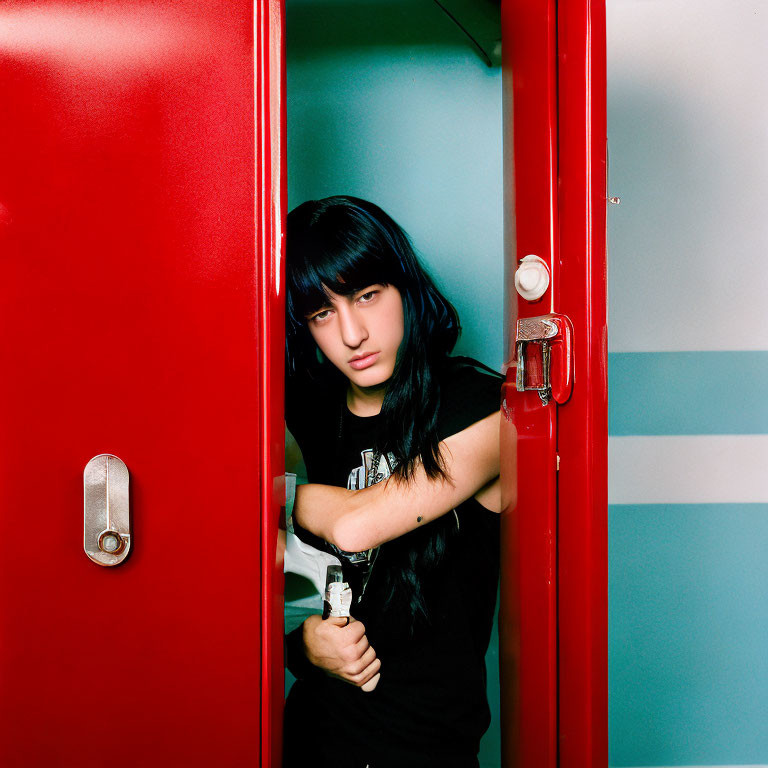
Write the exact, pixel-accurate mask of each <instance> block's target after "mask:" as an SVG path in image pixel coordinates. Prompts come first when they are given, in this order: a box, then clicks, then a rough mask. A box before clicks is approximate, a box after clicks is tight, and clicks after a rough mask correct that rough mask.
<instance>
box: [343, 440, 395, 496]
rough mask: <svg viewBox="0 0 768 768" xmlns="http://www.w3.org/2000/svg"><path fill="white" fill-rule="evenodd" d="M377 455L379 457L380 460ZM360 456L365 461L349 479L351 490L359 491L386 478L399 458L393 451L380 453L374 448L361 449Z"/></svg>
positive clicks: (348, 483)
mask: <svg viewBox="0 0 768 768" xmlns="http://www.w3.org/2000/svg"><path fill="white" fill-rule="evenodd" d="M377 457H379V458H378V460H377ZM360 458H361V459H362V461H363V463H362V464H361V465H360V466H359V467H355V468H354V469H353V470H352V471H351V472H350V473H349V478H348V479H347V489H348V490H350V491H359V490H360V489H361V488H367V487H368V486H369V485H376V483H380V482H381V481H382V480H386V479H387V478H388V477H389V476H390V475H391V474H392V470H393V469H394V468H395V467H396V466H397V459H396V458H395V455H394V454H393V453H387V454H380V453H378V451H374V450H373V448H366V449H365V450H364V451H361V452H360Z"/></svg>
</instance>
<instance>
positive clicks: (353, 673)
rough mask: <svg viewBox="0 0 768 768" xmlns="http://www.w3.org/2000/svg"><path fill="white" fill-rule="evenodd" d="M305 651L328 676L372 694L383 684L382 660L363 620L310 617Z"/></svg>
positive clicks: (304, 635)
mask: <svg viewBox="0 0 768 768" xmlns="http://www.w3.org/2000/svg"><path fill="white" fill-rule="evenodd" d="M303 638H304V652H305V653H306V655H307V658H308V659H309V660H310V662H311V663H312V664H314V665H315V666H316V667H320V669H322V670H324V671H325V672H326V674H329V675H331V676H332V677H337V678H338V679H340V680H344V681H345V682H347V683H351V684H352V685H356V686H358V687H360V688H362V689H363V690H364V691H371V690H373V689H374V688H375V687H376V683H378V682H379V677H380V676H381V675H380V673H379V669H380V668H381V661H380V660H379V659H377V658H376V651H374V650H373V648H372V647H371V646H370V644H369V643H368V638H367V637H366V636H365V625H364V624H363V622H362V621H357V620H356V619H353V618H350V620H349V624H348V625H347V620H346V619H344V618H335V617H333V616H332V617H330V618H328V619H325V620H324V619H323V618H322V617H321V616H317V615H315V616H310V617H309V618H308V619H307V620H306V621H305V622H304V629H303Z"/></svg>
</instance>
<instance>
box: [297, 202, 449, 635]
mask: <svg viewBox="0 0 768 768" xmlns="http://www.w3.org/2000/svg"><path fill="white" fill-rule="evenodd" d="M286 234H287V242H286V252H287V257H286V261H287V270H286V271H287V318H286V372H287V375H288V376H297V377H300V378H301V377H310V378H313V379H316V380H317V379H321V380H327V378H328V377H330V378H331V379H337V380H338V383H339V386H341V385H342V384H343V383H344V382H346V377H344V375H343V374H342V373H341V372H340V371H338V369H337V368H336V367H335V366H334V365H333V364H332V363H330V362H329V361H327V360H324V359H321V358H319V357H318V355H317V352H318V347H317V345H316V343H315V341H314V339H313V338H312V336H311V334H310V332H309V328H308V325H307V320H306V315H308V314H310V313H312V312H316V311H318V310H319V309H321V308H323V307H325V306H327V305H328V298H329V297H328V295H327V294H326V292H325V291H326V289H330V290H331V291H333V292H334V293H336V294H339V295H343V296H349V295H352V294H354V293H356V292H357V291H359V290H361V289H362V288H366V287H368V286H369V285H375V284H383V285H393V286H395V287H396V288H397V289H398V291H399V292H400V295H401V297H402V302H403V318H404V332H403V340H402V342H401V343H400V347H399V349H398V353H397V357H396V362H395V368H394V371H393V374H392V377H391V378H390V380H389V382H388V384H387V388H386V393H385V396H384V402H383V405H382V409H381V418H380V419H379V425H380V431H379V433H378V436H377V437H376V441H377V445H375V446H373V447H374V448H376V449H377V450H379V451H381V452H392V453H394V455H395V456H396V457H397V460H398V463H397V466H396V468H395V469H394V471H393V477H394V478H395V479H396V480H398V481H401V482H407V481H408V480H409V479H410V478H411V477H412V476H413V473H414V470H415V468H416V466H417V463H418V462H421V464H422V465H423V467H424V470H425V472H426V473H427V475H428V476H429V477H431V478H436V477H445V476H446V473H445V465H444V462H443V457H442V456H441V454H440V449H439V440H440V437H439V434H438V429H437V415H438V410H439V408H440V379H441V374H442V373H443V371H444V370H445V367H446V365H447V364H448V360H449V354H450V352H451V351H452V349H453V348H454V346H455V344H456V341H457V340H458V337H459V334H460V333H461V326H460V324H459V317H458V314H457V312H456V310H455V308H454V307H453V305H452V304H451V303H450V302H449V301H448V300H447V299H446V298H445V296H443V295H442V294H441V293H440V291H439V290H438V289H437V287H436V286H435V284H434V282H433V281H432V279H431V278H430V277H429V275H428V274H427V272H426V271H425V270H424V268H423V267H422V265H421V264H420V263H419V260H418V258H417V256H416V254H415V252H414V248H413V246H412V244H411V242H410V239H409V237H408V235H407V234H406V232H405V231H404V230H403V229H402V228H401V227H400V226H399V225H398V224H397V223H396V222H395V221H394V220H393V219H392V218H391V217H390V216H389V215H387V214H386V213H385V212H384V211H383V210H382V209H381V208H379V207H378V206H377V205H374V204H373V203H370V202H368V201H366V200H361V199H360V198H357V197H350V196H346V195H343V196H342V195H340V196H335V197H326V198H324V199H322V200H309V201H307V202H305V203H302V204H301V205H299V206H298V207H297V208H295V209H294V210H293V211H291V212H290V213H289V214H288V219H287V233H286ZM452 519H453V518H452V516H451V519H450V520H448V519H447V516H446V517H444V518H442V519H440V520H438V521H435V522H433V523H431V524H430V525H428V526H426V527H424V528H421V529H417V530H416V531H413V532H412V533H410V534H408V535H406V536H404V537H401V538H400V539H398V540H395V541H392V542H389V544H387V557H388V559H389V568H387V569H386V570H385V574H386V575H385V576H384V583H383V585H382V587H383V591H384V601H385V604H384V606H383V607H384V608H388V607H394V608H396V609H397V610H402V609H403V608H406V609H407V610H408V612H409V613H410V615H411V618H412V622H411V629H413V628H414V626H415V624H416V623H417V619H427V620H428V619H429V617H428V615H427V611H426V604H425V601H424V598H423V591H422V585H421V584H420V582H419V578H418V576H417V573H418V572H424V571H425V570H426V571H428V570H430V569H431V568H432V567H434V565H436V564H437V563H438V562H439V561H440V559H441V558H442V556H443V554H444V552H445V549H446V541H447V537H448V536H449V535H450V531H451V527H450V524H451V522H452Z"/></svg>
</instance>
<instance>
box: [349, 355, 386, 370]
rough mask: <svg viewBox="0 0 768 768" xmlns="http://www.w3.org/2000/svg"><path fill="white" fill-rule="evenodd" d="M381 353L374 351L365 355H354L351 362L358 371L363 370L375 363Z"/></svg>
mask: <svg viewBox="0 0 768 768" xmlns="http://www.w3.org/2000/svg"><path fill="white" fill-rule="evenodd" d="M379 354H380V353H379V352H372V353H371V354H370V355H365V357H353V358H352V359H351V360H350V361H349V364H350V366H351V367H352V368H354V369H355V370H356V371H362V370H363V368H368V367H370V366H371V365H373V364H374V363H375V362H376V360H378V357H379Z"/></svg>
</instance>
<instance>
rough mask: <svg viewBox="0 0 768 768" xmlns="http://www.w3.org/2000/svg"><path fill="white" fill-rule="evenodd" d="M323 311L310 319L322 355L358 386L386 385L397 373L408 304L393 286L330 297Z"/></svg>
mask: <svg viewBox="0 0 768 768" xmlns="http://www.w3.org/2000/svg"><path fill="white" fill-rule="evenodd" d="M329 293H330V296H331V299H330V301H329V303H328V304H327V305H326V306H325V307H323V308H322V309H320V310H318V311H316V312H314V313H312V314H310V315H308V316H307V322H308V325H309V332H310V333H311V334H312V338H314V340H315V342H317V346H318V347H320V350H321V351H322V353H323V354H324V355H325V356H326V357H327V358H328V359H329V360H330V361H331V362H332V363H333V364H334V365H335V366H336V367H337V368H338V369H339V370H340V371H341V372H342V373H343V374H344V375H345V376H346V377H347V378H348V379H349V380H350V381H351V382H353V383H354V384H357V386H359V387H373V386H376V385H378V384H383V383H384V382H385V381H387V380H388V379H389V378H390V377H391V376H392V372H393V371H394V370H395V361H396V358H397V350H398V348H399V347H400V342H401V341H402V340H403V328H404V322H403V300H402V298H401V296H400V291H398V290H397V288H395V286H393V285H386V286H385V285H369V286H366V287H365V288H363V289H361V290H359V291H357V292H356V293H354V294H352V295H351V296H339V295H338V294H336V293H333V292H332V291H330V292H329Z"/></svg>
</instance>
